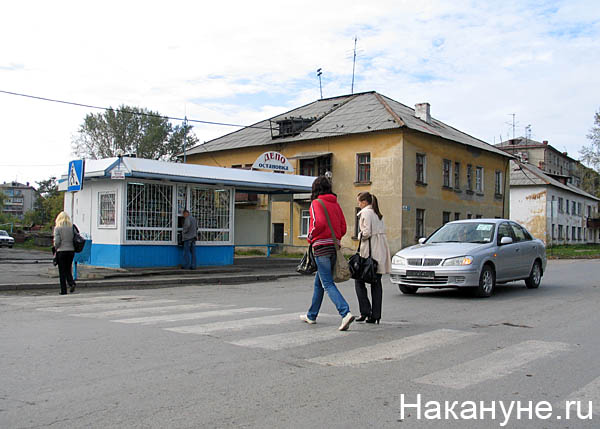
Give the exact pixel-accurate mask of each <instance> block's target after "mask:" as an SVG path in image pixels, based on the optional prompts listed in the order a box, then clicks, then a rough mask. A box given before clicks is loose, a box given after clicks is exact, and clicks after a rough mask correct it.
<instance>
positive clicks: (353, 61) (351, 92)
mask: <svg viewBox="0 0 600 429" xmlns="http://www.w3.org/2000/svg"><path fill="white" fill-rule="evenodd" d="M357 40H358V38H357V37H356V36H354V59H353V60H352V89H351V90H350V94H354V68H355V66H356V41H357Z"/></svg>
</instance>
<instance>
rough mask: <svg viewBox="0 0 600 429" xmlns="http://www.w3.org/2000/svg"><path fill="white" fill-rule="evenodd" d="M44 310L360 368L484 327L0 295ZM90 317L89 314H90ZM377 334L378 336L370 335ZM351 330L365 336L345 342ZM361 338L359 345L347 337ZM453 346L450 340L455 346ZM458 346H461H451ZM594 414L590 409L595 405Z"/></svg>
mask: <svg viewBox="0 0 600 429" xmlns="http://www.w3.org/2000/svg"><path fill="white" fill-rule="evenodd" d="M5 305H10V306H17V307H19V308H24V309H26V310H30V311H42V312H47V313H48V315H49V317H59V316H68V317H78V318H86V319H91V320H93V321H94V322H93V323H96V322H97V321H103V320H104V321H107V322H111V323H118V324H120V325H122V326H127V325H129V326H140V327H148V329H160V330H164V331H167V332H172V333H177V334H182V335H197V336H202V335H210V336H211V337H213V338H218V339H220V340H221V341H223V343H225V344H228V345H231V346H233V347H242V348H250V349H255V350H264V351H269V352H278V351H284V350H293V349H299V348H302V356H303V357H302V360H304V361H305V362H306V363H307V364H308V365H314V366H315V367H334V368H335V367H364V366H369V365H388V364H398V363H405V362H408V361H409V360H410V359H418V358H419V357H420V356H425V355H426V354H427V353H437V354H442V353H444V350H445V348H449V347H452V346H457V345H462V344H466V343H468V342H472V341H478V340H479V339H481V338H484V337H485V335H486V334H485V333H480V332H479V333H475V332H471V331H467V330H459V329H430V330H425V331H423V332H414V333H413V332H411V333H410V334H407V333H406V329H403V328H404V324H399V323H385V322H384V323H382V324H381V325H377V326H376V325H370V326H367V325H364V324H358V323H356V324H354V325H352V327H351V329H350V330H349V331H346V332H339V331H338V330H337V327H338V324H339V319H340V318H339V316H338V315H332V314H320V315H319V320H318V323H317V324H316V325H307V324H305V323H302V322H301V321H300V319H299V315H300V313H301V311H295V312H290V311H289V310H290V309H287V310H286V309H282V308H276V307H266V306H265V307H263V306H256V307H254V306H237V305H235V304H231V303H227V304H221V303H216V302H189V301H186V302H182V301H181V300H179V299H174V298H169V299H156V298H154V297H152V296H142V295H135V294H131V295H110V294H89V295H87V296H86V295H84V294H79V295H74V296H73V297H72V298H71V296H69V297H68V299H63V298H57V297H39V296H37V297H30V296H19V297H2V299H0V309H1V308H2V306H5ZM91 320H90V321H91ZM373 333H377V335H373ZM352 335H356V336H361V335H362V336H363V337H364V339H365V340H366V343H367V344H368V345H366V346H365V345H364V344H365V342H361V341H358V342H357V341H350V339H351V338H352V337H351V336H352ZM357 343H360V344H361V346H360V347H356V346H350V347H349V346H348V344H357ZM574 348H575V347H572V346H571V345H570V344H567V343H563V342H557V341H541V340H526V341H519V342H516V343H515V344H512V345H509V346H507V347H505V348H503V349H500V350H494V351H491V352H489V353H484V354H483V355H482V356H479V357H475V358H471V357H467V358H466V359H465V360H464V361H462V362H461V363H459V364H456V365H452V363H451V362H450V361H447V360H439V361H438V362H436V365H437V368H433V369H432V370H431V372H429V373H426V374H416V375H415V377H414V378H413V379H412V380H411V381H412V382H413V383H415V384H416V385H430V386H435V387H438V388H442V389H450V390H457V389H468V388H470V387H472V386H475V385H479V384H481V383H493V382H495V381H497V380H499V379H502V378H504V377H507V376H509V375H511V374H514V373H517V372H518V371H522V370H524V369H525V368H529V367H531V366H533V365H536V363H537V362H538V361H542V360H545V359H546V360H547V359H553V358H563V357H564V355H565V354H567V353H569V352H571V351H572V350H573V349H574ZM454 352H456V347H455V348H454ZM458 353H460V351H459V352H458ZM565 399H569V400H574V401H588V400H591V401H595V402H597V401H600V377H598V378H596V379H595V380H593V381H591V382H589V383H588V384H586V385H585V386H582V387H580V388H579V389H578V390H575V391H574V392H572V393H570V394H569V395H567V396H565ZM595 413H596V412H595Z"/></svg>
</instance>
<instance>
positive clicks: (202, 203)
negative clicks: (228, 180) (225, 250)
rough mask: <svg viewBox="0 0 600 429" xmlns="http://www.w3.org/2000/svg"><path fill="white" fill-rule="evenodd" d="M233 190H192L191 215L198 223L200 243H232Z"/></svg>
mask: <svg viewBox="0 0 600 429" xmlns="http://www.w3.org/2000/svg"><path fill="white" fill-rule="evenodd" d="M232 194H233V192H231V189H212V188H192V189H191V191H190V213H191V214H192V215H193V216H194V217H195V218H196V220H197V221H198V241H199V242H204V243H214V242H220V243H222V242H230V241H231V228H232V225H231V224H232V222H231V198H232Z"/></svg>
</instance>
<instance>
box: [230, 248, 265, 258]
mask: <svg viewBox="0 0 600 429" xmlns="http://www.w3.org/2000/svg"><path fill="white" fill-rule="evenodd" d="M234 254H235V255H236V256H265V255H266V253H265V252H263V251H260V250H258V249H250V250H236V251H235V252H234Z"/></svg>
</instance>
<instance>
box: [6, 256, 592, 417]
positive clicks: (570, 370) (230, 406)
mask: <svg viewBox="0 0 600 429" xmlns="http://www.w3.org/2000/svg"><path fill="white" fill-rule="evenodd" d="M384 281H385V282H384V307H383V319H382V323H381V325H378V326H377V325H365V324H360V323H354V324H353V325H352V326H351V329H350V330H349V331H347V332H338V331H337V327H338V325H339V322H340V318H339V317H338V316H337V315H336V314H335V313H336V312H335V308H334V307H333V305H332V304H331V302H330V301H329V300H328V299H327V298H325V300H324V304H323V308H322V315H321V316H320V317H319V319H318V323H317V324H316V325H312V326H309V325H306V324H304V323H302V322H300V321H299V319H298V315H299V314H301V313H302V312H305V311H306V309H307V308H308V306H309V304H310V299H311V294H312V279H310V278H300V279H298V278H294V279H284V280H281V281H279V282H270V283H255V284H250V285H225V286H197V287H196V286H186V287H174V288H165V289H148V290H135V291H132V290H121V291H117V290H107V291H98V290H94V291H93V292H81V293H78V294H73V295H68V296H66V297H61V296H59V295H58V290H54V291H52V292H49V293H40V292H36V293H24V292H22V293H12V294H9V293H5V294H2V295H0V427H1V428H38V427H45V428H46V427H49V428H84V427H85V428H97V427H98V428H99V427H102V428H113V427H115V428H116V427H119V428H121V427H127V428H129V427H131V428H167V427H174V428H213V427H214V428H223V427H277V428H279V427H282V428H283V427H285V428H350V427H352V428H366V427H382V428H388V427H399V428H413V427H416V428H420V427H424V428H430V427H431V428H497V427H502V426H501V425H502V424H503V423H505V425H504V426H503V427H513V428H546V427H547V428H580V427H599V424H598V421H599V420H600V414H599V411H600V359H599V358H598V356H599V354H600V338H599V336H598V326H599V324H600V312H599V311H598V310H599V308H600V261H596V260H590V261H550V262H549V265H548V271H547V273H546V275H545V276H544V279H543V282H542V286H541V287H540V288H539V289H537V290H528V289H526V288H525V287H524V285H523V283H522V282H520V283H518V284H514V285H507V286H502V287H499V288H498V289H497V291H496V294H495V296H493V297H492V298H489V299H477V298H472V297H471V296H470V295H469V294H468V293H465V292H461V291H427V292H419V293H418V294H417V295H415V296H406V295H402V294H400V292H399V291H398V290H397V288H395V287H394V286H393V285H392V284H391V283H389V280H388V279H386V278H384ZM340 289H341V291H342V293H343V294H344V295H345V297H346V298H347V300H348V301H349V303H350V306H351V309H352V310H353V312H354V313H358V306H357V301H356V296H355V293H354V286H353V284H352V283H351V282H346V283H344V284H342V285H341V286H340ZM419 394H420V395H421V401H422V407H421V416H420V418H419V413H418V410H417V409H416V408H414V407H412V408H406V407H405V408H404V411H405V413H404V416H402V415H401V404H400V401H401V397H402V395H404V398H405V402H407V403H409V404H414V403H416V402H417V395H419ZM571 399H572V400H585V401H584V402H582V403H581V404H580V405H581V408H580V411H581V415H582V416H586V417H588V416H591V417H592V419H591V420H590V419H585V420H582V419H578V418H577V413H576V411H577V408H576V406H572V408H571V414H570V419H569V420H567V418H566V410H565V409H564V403H565V400H571ZM588 400H592V401H594V405H595V407H596V408H593V409H592V413H591V414H590V413H588V411H589V406H588ZM435 401H438V402H439V403H440V404H439V407H440V408H439V411H440V414H437V413H436V405H435V404H436V402H435ZM443 401H450V402H449V403H448V406H444V402H443ZM452 401H456V404H455V405H454V408H452V409H451V412H449V413H448V412H447V411H448V410H447V409H448V408H449V407H450V406H451V405H452ZM465 401H475V405H476V406H477V408H476V409H475V411H474V412H475V416H476V417H478V418H477V419H476V420H474V419H466V418H468V417H471V418H472V417H473V409H472V407H473V404H471V403H469V402H465ZM512 401H521V402H520V403H519V404H517V403H516V402H514V403H513V402H512ZM529 401H533V402H532V408H531V410H532V418H531V419H529V414H528V413H529V411H528V409H529V408H528V407H529ZM540 401H546V402H547V403H548V405H550V406H552V415H551V416H550V417H549V418H548V419H542V418H539V417H538V415H536V413H535V411H536V408H535V407H536V404H537V403H539V402H540ZM500 403H502V406H505V407H506V408H508V407H509V406H510V404H511V403H513V406H514V408H513V409H512V411H511V413H510V417H508V418H506V417H505V415H504V413H503V409H502V408H501V405H500ZM426 404H427V406H426ZM494 404H495V405H494ZM481 405H483V408H484V410H483V414H482V409H481ZM517 405H519V407H520V408H519V409H518V410H517ZM492 408H493V409H494V410H495V415H494V416H492V412H491V411H490V409H492ZM469 410H470V411H469ZM486 410H487V411H486ZM537 410H538V411H543V410H547V406H546V403H543V402H542V406H540V408H538V409H537ZM517 411H518V413H517ZM426 412H427V413H428V414H427V416H428V417H438V416H439V417H441V418H440V419H426V418H425V417H426V415H425V413H426ZM461 412H462V415H461ZM541 415H542V417H548V413H547V412H543V413H541ZM455 416H456V417H457V418H455ZM402 417H403V418H402ZM461 417H462V418H461ZM479 417H483V419H479ZM492 417H495V418H492ZM517 417H520V419H517Z"/></svg>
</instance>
